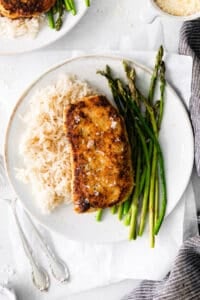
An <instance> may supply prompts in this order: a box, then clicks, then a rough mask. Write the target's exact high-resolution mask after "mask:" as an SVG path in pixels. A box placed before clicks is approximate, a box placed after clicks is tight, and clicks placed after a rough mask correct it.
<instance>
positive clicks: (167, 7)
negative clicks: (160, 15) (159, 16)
mask: <svg viewBox="0 0 200 300" xmlns="http://www.w3.org/2000/svg"><path fill="white" fill-rule="evenodd" d="M155 3H156V4H157V5H158V6H159V7H160V8H161V9H162V10H163V11H165V12H167V13H169V14H171V15H174V16H189V15H193V14H195V13H197V12H200V0H155Z"/></svg>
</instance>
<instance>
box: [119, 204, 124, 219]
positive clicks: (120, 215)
mask: <svg viewBox="0 0 200 300" xmlns="http://www.w3.org/2000/svg"><path fill="white" fill-rule="evenodd" d="M123 209H124V205H123V203H121V204H120V205H119V207H118V219H119V220H120V221H121V220H122V218H123Z"/></svg>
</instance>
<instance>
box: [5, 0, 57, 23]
mask: <svg viewBox="0 0 200 300" xmlns="http://www.w3.org/2000/svg"><path fill="white" fill-rule="evenodd" d="M55 2H56V0H0V14H1V15H2V16H4V17H7V18H10V19H17V18H29V17H33V16H37V15H40V14H41V13H44V12H46V11H48V10H49V9H50V8H51V7H52V6H53V5H54V4H55Z"/></svg>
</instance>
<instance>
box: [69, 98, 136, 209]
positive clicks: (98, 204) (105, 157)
mask: <svg viewBox="0 0 200 300" xmlns="http://www.w3.org/2000/svg"><path fill="white" fill-rule="evenodd" d="M64 129H65V132H66V135H67V138H68V140H69V142H70V144H71V148H72V193H73V195H72V198H73V202H74V207H75V211H76V212H78V213H83V212H86V211H93V210H97V209H98V208H106V207H110V206H113V205H114V204H119V203H121V202H123V201H125V200H126V199H127V197H128V196H129V195H130V193H131V191H132V188H133V171H132V164H131V153H130V152H131V151H130V146H129V142H128V138H127V133H126V129H125V125H124V121H123V120H122V118H121V117H120V115H119V113H118V112H117V110H116V109H115V108H114V107H113V106H112V105H111V104H110V102H109V101H108V100H107V99H106V97H104V96H90V97H85V98H82V99H80V101H78V102H77V103H76V104H70V105H68V106H67V107H66V108H65V110H64Z"/></svg>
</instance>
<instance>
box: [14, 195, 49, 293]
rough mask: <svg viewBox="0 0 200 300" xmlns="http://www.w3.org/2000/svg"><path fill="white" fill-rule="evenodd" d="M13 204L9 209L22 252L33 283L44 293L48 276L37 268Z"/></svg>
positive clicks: (37, 265) (47, 285)
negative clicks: (29, 266) (26, 259)
mask: <svg viewBox="0 0 200 300" xmlns="http://www.w3.org/2000/svg"><path fill="white" fill-rule="evenodd" d="M15 202H16V200H14V201H12V203H11V208H12V211H13V215H14V218H15V222H16V225H17V229H18V232H19V236H20V239H21V241H22V245H23V248H24V252H25V254H26V256H27V258H28V260H29V263H30V265H31V269H32V280H33V283H34V285H35V286H36V287H37V288H38V289H39V290H40V291H46V290H48V288H49V276H48V274H47V272H46V271H45V270H44V269H43V268H42V267H40V266H39V264H38V262H37V261H36V259H35V258H34V256H33V250H32V249H31V246H30V244H29V242H28V240H27V238H26V236H25V234H24V232H23V230H22V227H21V224H20V222H19V219H18V216H17V212H16V205H15Z"/></svg>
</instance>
